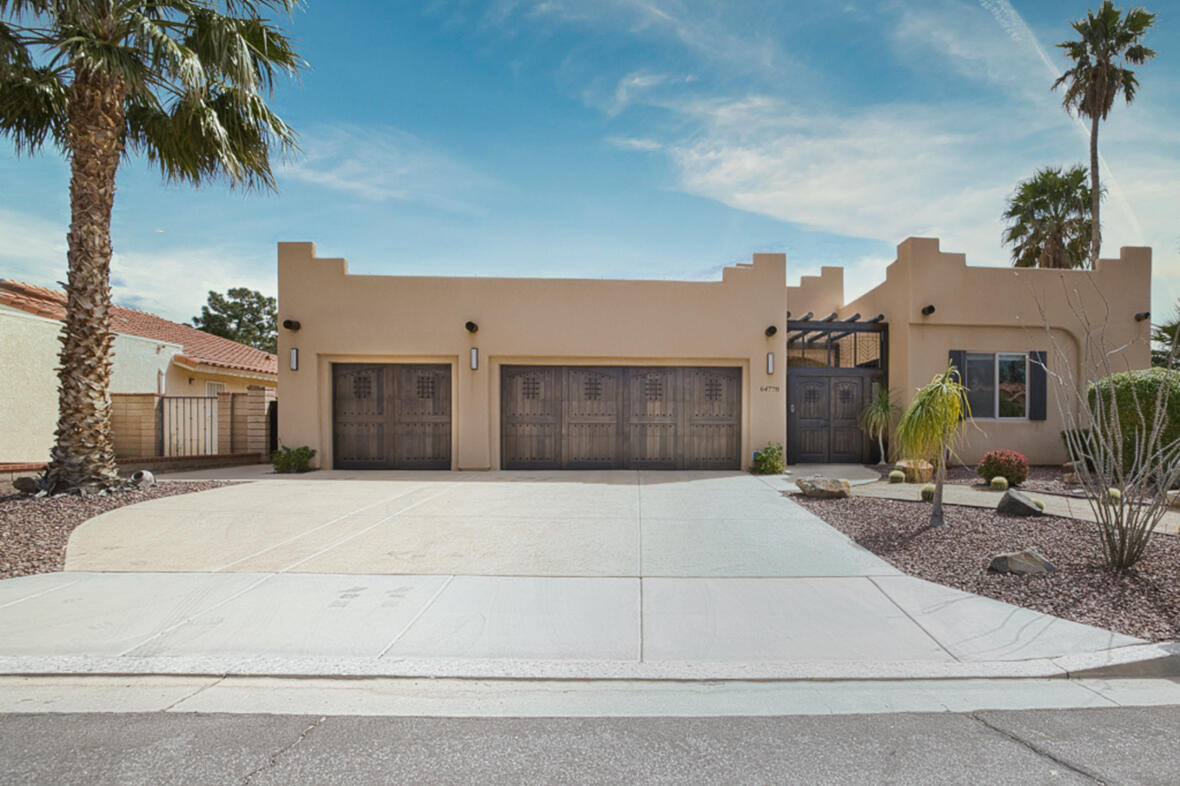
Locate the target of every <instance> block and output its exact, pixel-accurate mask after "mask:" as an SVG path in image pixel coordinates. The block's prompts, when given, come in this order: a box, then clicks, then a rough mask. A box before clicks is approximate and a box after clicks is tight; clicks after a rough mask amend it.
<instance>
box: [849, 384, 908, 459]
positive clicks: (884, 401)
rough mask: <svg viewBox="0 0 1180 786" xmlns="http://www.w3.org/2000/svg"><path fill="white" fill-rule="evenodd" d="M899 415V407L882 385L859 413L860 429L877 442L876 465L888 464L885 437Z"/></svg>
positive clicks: (887, 389)
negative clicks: (879, 457) (879, 452)
mask: <svg viewBox="0 0 1180 786" xmlns="http://www.w3.org/2000/svg"><path fill="white" fill-rule="evenodd" d="M900 413H901V407H899V406H897V405H896V404H894V403H893V393H892V391H890V390H889V388H887V387H885V386H884V385H882V386H881V387H880V389H879V390H878V391H877V395H876V396H874V397H873V399H872V401H870V402H869V403H868V405H867V406H866V407H865V408H864V409H862V410H861V411H860V417H859V418H858V419H859V420H860V427H861V428H862V429H864V430H865V433H867V434H868V435H869V439H875V440H877V447H878V448H880V449H881V459H880V461H878V462H877V465H878V466H880V465H882V464H886V463H888V462H887V461H886V458H885V435H886V434H888V433H889V427H890V426H891V425H893V421H894V420H896V419H897V416H898V415H899V414H900Z"/></svg>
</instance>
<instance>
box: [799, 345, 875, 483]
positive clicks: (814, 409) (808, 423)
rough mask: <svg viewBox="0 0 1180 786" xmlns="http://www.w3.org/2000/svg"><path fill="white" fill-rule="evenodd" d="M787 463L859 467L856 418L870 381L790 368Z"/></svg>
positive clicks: (861, 454) (860, 434)
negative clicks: (851, 465) (855, 465)
mask: <svg viewBox="0 0 1180 786" xmlns="http://www.w3.org/2000/svg"><path fill="white" fill-rule="evenodd" d="M787 379H788V382H787V460H788V461H789V462H790V463H791V464H860V463H862V462H865V461H867V460H868V455H867V452H866V451H867V446H868V442H867V440H866V439H865V434H864V431H863V430H862V429H861V427H860V423H859V417H860V412H861V410H862V409H864V406H865V404H866V403H868V402H867V401H866V400H865V395H866V392H867V390H868V388H870V387H871V382H872V378H871V377H869V376H866V375H863V374H860V375H852V374H849V375H840V374H838V373H837V374H833V373H832V372H831V371H829V370H827V369H824V370H819V371H811V370H810V369H806V368H798V367H796V368H792V369H791V370H790V371H789V372H788V376H787Z"/></svg>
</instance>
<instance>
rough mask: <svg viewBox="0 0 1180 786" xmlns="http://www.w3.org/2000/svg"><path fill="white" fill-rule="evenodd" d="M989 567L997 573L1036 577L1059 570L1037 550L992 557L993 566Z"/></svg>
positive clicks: (1011, 552)
mask: <svg viewBox="0 0 1180 786" xmlns="http://www.w3.org/2000/svg"><path fill="white" fill-rule="evenodd" d="M987 567H988V570H994V571H995V572H996V573H1015V574H1016V575H1018V576H1035V575H1037V574H1041V573H1052V572H1053V571H1055V570H1057V567H1056V566H1055V565H1054V564H1053V563H1052V562H1050V561H1049V560H1047V559H1045V557H1044V555H1042V554H1041V552H1039V551H1037V550H1036V549H1024V550H1023V551H1010V552H1007V553H1004V554H997V555H996V556H994V557H992V561H991V564H990V565H988V566H987Z"/></svg>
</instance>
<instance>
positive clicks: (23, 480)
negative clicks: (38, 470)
mask: <svg viewBox="0 0 1180 786" xmlns="http://www.w3.org/2000/svg"><path fill="white" fill-rule="evenodd" d="M12 487H13V488H14V489H16V490H17V491H19V492H20V493H21V494H36V493H37V491H38V488H37V479H36V478H32V477H29V476H28V475H25V476H23V477H19V478H16V479H15V480H13V481H12Z"/></svg>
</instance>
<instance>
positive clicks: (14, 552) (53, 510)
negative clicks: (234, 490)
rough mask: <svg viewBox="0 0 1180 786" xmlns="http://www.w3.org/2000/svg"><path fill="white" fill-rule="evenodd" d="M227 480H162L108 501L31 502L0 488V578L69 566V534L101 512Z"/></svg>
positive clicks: (87, 498)
mask: <svg viewBox="0 0 1180 786" xmlns="http://www.w3.org/2000/svg"><path fill="white" fill-rule="evenodd" d="M229 485H233V484H232V483H230V482H228V481H224V480H201V481H166V480H165V481H160V482H159V483H157V484H156V485H154V486H152V487H150V488H146V489H128V490H126V491H118V492H113V493H110V494H106V495H104V496H97V495H90V496H85V497H82V496H78V495H74V494H71V495H64V496H57V497H30V496H25V495H22V494H19V493H17V492H16V490H15V489H13V488H12V485H11V484H10V483H0V579H10V578H13V577H15V576H31V575H33V574H34V573H52V572H54V571H59V570H62V569H63V568H64V567H65V562H66V543H67V542H68V541H69V539H70V533H71V532H73V531H74V529H75V528H76V527H77V526H78V525H80V524H82V523H83V522H85V521H86V520H87V519H91V518H94V517H95V516H97V515H98V514H100V513H106V512H107V511H108V510H114V509H115V508H121V507H123V506H124V505H133V504H135V503H136V502H145V501H146V500H149V499H159V498H161V497H172V496H175V495H177V494H191V493H193V492H194V491H206V490H207V489H212V488H218V487H220V486H229Z"/></svg>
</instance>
